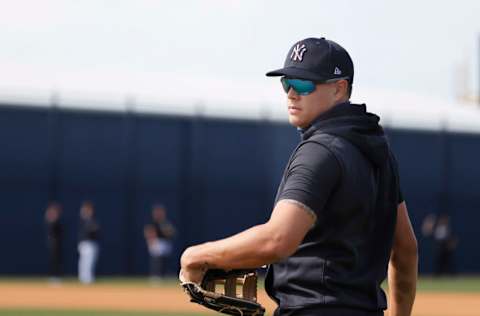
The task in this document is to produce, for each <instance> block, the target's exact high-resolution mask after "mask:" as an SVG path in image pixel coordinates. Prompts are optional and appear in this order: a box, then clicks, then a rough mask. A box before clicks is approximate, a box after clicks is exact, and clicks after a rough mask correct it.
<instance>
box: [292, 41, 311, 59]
mask: <svg viewBox="0 0 480 316" xmlns="http://www.w3.org/2000/svg"><path fill="white" fill-rule="evenodd" d="M306 51H307V48H306V47H305V44H302V45H300V44H297V45H295V47H293V50H292V54H290V59H291V60H293V61H302V60H303V54H305V52H306Z"/></svg>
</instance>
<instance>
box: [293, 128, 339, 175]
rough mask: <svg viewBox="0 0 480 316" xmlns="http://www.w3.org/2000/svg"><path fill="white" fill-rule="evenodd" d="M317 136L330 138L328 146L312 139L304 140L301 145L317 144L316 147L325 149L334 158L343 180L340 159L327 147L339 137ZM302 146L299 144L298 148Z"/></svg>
mask: <svg viewBox="0 0 480 316" xmlns="http://www.w3.org/2000/svg"><path fill="white" fill-rule="evenodd" d="M317 135H328V136H330V137H331V138H330V140H329V142H328V144H323V143H322V142H320V141H317V140H313V139H311V138H310V139H308V140H305V141H304V142H303V144H306V143H309V142H311V143H315V144H318V145H320V146H322V147H323V148H325V149H326V150H327V151H328V152H329V153H330V154H331V155H332V156H333V157H334V158H335V160H336V161H337V164H338V166H339V167H340V172H341V175H342V179H343V177H344V175H345V171H344V166H343V163H342V161H341V160H340V158H339V157H338V156H337V155H336V154H335V152H334V151H333V150H331V149H330V148H329V147H328V145H330V144H331V143H332V142H333V141H335V140H336V139H337V138H339V137H338V136H335V135H330V134H317ZM303 144H301V145H300V146H299V147H301V146H302V145H303Z"/></svg>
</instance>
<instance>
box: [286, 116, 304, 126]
mask: <svg viewBox="0 0 480 316" xmlns="http://www.w3.org/2000/svg"><path fill="white" fill-rule="evenodd" d="M288 122H289V123H290V125H293V126H295V127H298V128H302V126H304V125H305V124H303V121H302V120H300V119H299V118H298V117H296V116H292V115H289V116H288Z"/></svg>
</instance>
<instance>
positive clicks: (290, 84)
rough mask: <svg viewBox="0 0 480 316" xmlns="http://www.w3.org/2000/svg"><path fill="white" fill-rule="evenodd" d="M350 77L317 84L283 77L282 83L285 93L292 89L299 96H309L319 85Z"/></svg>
mask: <svg viewBox="0 0 480 316" xmlns="http://www.w3.org/2000/svg"><path fill="white" fill-rule="evenodd" d="M347 78H348V77H342V78H336V79H330V80H326V81H322V82H316V81H312V80H304V79H292V78H287V77H282V78H281V79H280V82H281V83H282V87H283V90H284V91H285V93H288V91H290V88H292V89H293V90H294V91H295V92H296V93H297V94H298V95H309V94H310V93H312V92H313V91H315V87H316V85H317V84H318V83H332V82H336V81H339V80H343V79H347Z"/></svg>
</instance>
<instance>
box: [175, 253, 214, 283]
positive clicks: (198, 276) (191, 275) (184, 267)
mask: <svg viewBox="0 0 480 316" xmlns="http://www.w3.org/2000/svg"><path fill="white" fill-rule="evenodd" d="M180 265H181V269H180V274H179V276H178V278H179V279H180V282H182V283H183V282H194V283H197V284H200V283H202V280H203V277H204V276H205V273H206V272H207V269H208V266H207V265H206V264H205V263H204V264H198V263H195V247H189V248H187V249H186V250H185V251H184V252H183V254H182V257H181V259H180Z"/></svg>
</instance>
